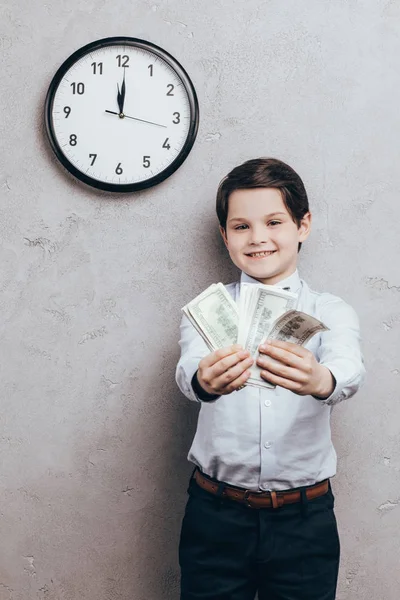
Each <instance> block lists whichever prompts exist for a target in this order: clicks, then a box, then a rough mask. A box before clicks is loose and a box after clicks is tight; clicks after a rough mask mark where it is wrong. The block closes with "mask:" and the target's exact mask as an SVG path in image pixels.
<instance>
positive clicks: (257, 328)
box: [182, 283, 329, 388]
mask: <svg viewBox="0 0 400 600" xmlns="http://www.w3.org/2000/svg"><path fill="white" fill-rule="evenodd" d="M296 304H297V294H293V293H292V292H289V291H286V290H283V289H282V288H278V287H275V286H271V285H263V284H261V283H260V284H254V283H242V284H240V294H239V299H238V302H235V300H233V298H232V296H231V295H230V293H229V292H228V291H227V290H226V288H225V286H224V285H223V284H222V283H213V284H212V285H210V286H209V287H208V288H207V289H206V290H204V292H202V293H201V294H199V295H198V296H196V298H194V299H193V300H192V301H191V302H189V303H188V304H186V306H184V307H183V308H182V310H183V312H184V313H185V315H186V316H187V318H188V319H189V321H190V322H191V323H192V325H193V327H195V329H196V330H197V332H198V333H199V335H201V337H202V338H203V340H204V341H205V343H206V344H207V346H208V348H209V349H210V351H211V352H213V351H214V350H217V349H218V348H224V347H226V346H231V345H232V344H240V345H241V346H243V348H244V349H245V350H248V351H249V352H250V354H251V356H252V357H253V358H254V359H256V358H257V355H258V347H259V346H260V344H262V342H263V341H265V340H266V339H267V338H269V339H276V340H283V341H287V342H293V343H294V344H299V345H301V346H302V345H304V344H306V343H307V342H308V341H309V340H310V339H311V338H312V337H313V336H314V335H315V334H316V333H318V332H320V331H327V330H328V329H329V328H328V327H326V325H324V324H323V323H321V321H319V320H318V319H315V318H314V317H312V316H311V315H307V314H306V313H304V312H301V311H298V310H296V309H295V306H296ZM250 371H251V376H250V378H249V379H248V380H247V382H246V385H253V386H257V387H265V388H273V387H275V386H274V385H272V384H270V383H268V382H267V381H265V380H264V379H262V378H261V376H260V368H259V367H257V365H256V363H255V362H254V364H253V366H252V367H251V369H250Z"/></svg>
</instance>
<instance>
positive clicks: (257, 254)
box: [250, 250, 274, 256]
mask: <svg viewBox="0 0 400 600" xmlns="http://www.w3.org/2000/svg"><path fill="white" fill-rule="evenodd" d="M273 252H274V250H270V251H269V252H253V253H252V254H250V256H268V255H269V254H272V253H273Z"/></svg>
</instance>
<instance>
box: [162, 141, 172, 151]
mask: <svg viewBox="0 0 400 600" xmlns="http://www.w3.org/2000/svg"><path fill="white" fill-rule="evenodd" d="M168 142H169V138H167V139H166V140H165V142H164V143H163V145H162V147H163V148H165V149H166V150H170V149H171V146H170V145H169V144H168Z"/></svg>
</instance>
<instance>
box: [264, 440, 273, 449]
mask: <svg viewBox="0 0 400 600" xmlns="http://www.w3.org/2000/svg"><path fill="white" fill-rule="evenodd" d="M271 446H272V444H271V442H265V444H264V448H266V449H267V450H269V448H271Z"/></svg>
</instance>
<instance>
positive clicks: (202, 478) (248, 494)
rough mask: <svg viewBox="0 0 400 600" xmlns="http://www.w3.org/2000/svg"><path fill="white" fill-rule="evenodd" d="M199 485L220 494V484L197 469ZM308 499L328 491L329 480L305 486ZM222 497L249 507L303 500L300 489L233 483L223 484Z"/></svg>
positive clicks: (263, 506)
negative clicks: (262, 489)
mask: <svg viewBox="0 0 400 600" xmlns="http://www.w3.org/2000/svg"><path fill="white" fill-rule="evenodd" d="M193 477H194V479H195V481H196V483H197V485H198V486H200V487H201V488H203V490H206V492H209V493H210V494H214V495H218V489H219V487H220V485H219V484H218V483H217V482H215V481H213V480H212V479H210V478H209V477H207V476H206V475H203V473H201V472H200V471H199V470H197V469H196V471H195V473H194V475H193ZM303 489H304V491H305V494H306V497H307V499H308V500H313V499H314V498H318V497H319V496H323V495H324V494H326V493H327V492H328V489H329V480H328V479H325V480H324V481H321V482H319V483H316V484H315V485H310V486H309V487H307V488H303ZM221 497H222V498H228V499H229V500H235V501H236V502H240V503H241V504H245V505H246V506H248V507H249V508H279V507H280V506H283V505H284V504H295V503H296V502H300V501H301V492H300V490H287V491H282V492H252V491H250V490H244V489H241V488H237V487H234V486H232V485H227V484H225V483H224V484H223V491H222V493H221Z"/></svg>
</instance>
